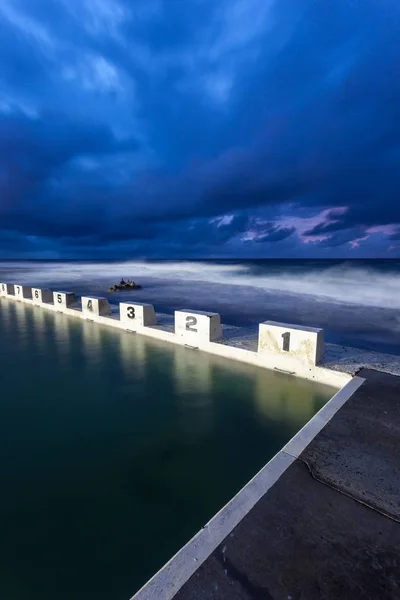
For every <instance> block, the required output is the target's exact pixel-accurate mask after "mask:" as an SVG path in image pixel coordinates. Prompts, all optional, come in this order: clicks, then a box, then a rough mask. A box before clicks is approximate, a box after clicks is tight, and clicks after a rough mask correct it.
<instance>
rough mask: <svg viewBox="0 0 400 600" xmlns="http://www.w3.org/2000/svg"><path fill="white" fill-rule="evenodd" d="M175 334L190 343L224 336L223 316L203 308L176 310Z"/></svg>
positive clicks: (209, 340)
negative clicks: (202, 309)
mask: <svg viewBox="0 0 400 600" xmlns="http://www.w3.org/2000/svg"><path fill="white" fill-rule="evenodd" d="M175 335H179V336H181V337H183V338H184V340H185V341H187V343H188V344H189V345H194V344H196V343H198V342H199V341H201V342H213V341H215V340H218V339H220V338H222V327H221V317H220V315H219V314H218V313H214V312H206V311H201V310H176V311H175Z"/></svg>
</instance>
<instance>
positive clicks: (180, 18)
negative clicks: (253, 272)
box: [0, 0, 400, 258]
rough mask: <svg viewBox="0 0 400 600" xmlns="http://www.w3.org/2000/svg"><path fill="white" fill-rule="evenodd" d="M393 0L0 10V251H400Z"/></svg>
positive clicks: (6, 4) (187, 1)
mask: <svg viewBox="0 0 400 600" xmlns="http://www.w3.org/2000/svg"><path fill="white" fill-rule="evenodd" d="M399 39H400V5H399V3H398V0H385V2H382V0H130V1H128V0H35V1H33V0H1V3H0V48H1V52H0V82H1V85H0V257H3V258H10V257H30V258H32V257H41V258H46V257H49V258H57V257H71V258H72V257H82V258H86V257H110V258H116V257H129V258H134V257H147V256H148V257H207V256H216V257H217V256H218V257H231V256H232V257H238V256H239V257H355V258H356V257H375V256H379V257H381V256H382V257H400V205H399V190H400V169H399V162H400V44H399Z"/></svg>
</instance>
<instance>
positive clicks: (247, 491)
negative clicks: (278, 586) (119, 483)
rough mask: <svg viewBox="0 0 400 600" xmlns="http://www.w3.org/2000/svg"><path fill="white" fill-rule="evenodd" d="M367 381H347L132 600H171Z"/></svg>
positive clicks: (356, 378)
mask: <svg viewBox="0 0 400 600" xmlns="http://www.w3.org/2000/svg"><path fill="white" fill-rule="evenodd" d="M364 382H365V379H364V378H362V377H358V376H355V377H353V378H352V379H351V380H350V381H348V383H346V384H345V385H344V387H342V388H341V389H340V390H339V391H338V392H337V393H336V394H335V395H334V396H333V397H332V398H331V399H330V400H329V401H328V402H327V403H326V404H325V405H324V406H323V407H322V408H321V409H320V410H319V411H318V413H316V414H315V415H314V417H313V418H312V419H311V420H310V421H308V423H306V424H305V425H304V427H303V428H302V429H300V431H299V432H298V433H297V434H296V435H295V436H294V437H293V438H292V439H291V440H289V442H288V443H287V444H286V445H285V446H284V447H283V448H282V449H281V450H280V451H279V452H278V453H277V454H276V455H275V456H274V457H273V458H271V460H270V461H268V463H267V464H266V465H265V466H264V467H263V468H262V469H261V470H260V471H259V472H258V473H257V474H256V475H255V476H254V477H253V478H252V479H251V480H250V481H249V482H248V483H247V484H246V485H245V486H244V487H243V488H242V489H241V490H240V491H239V492H238V493H237V494H236V495H235V496H234V497H233V498H232V499H231V500H230V501H229V502H228V503H227V504H226V505H225V506H224V507H223V508H222V509H221V510H220V511H219V512H218V513H217V514H216V515H215V516H214V517H212V519H211V520H210V521H209V522H208V523H207V524H206V525H205V526H204V527H203V528H202V529H201V530H200V531H199V532H198V533H197V534H196V535H195V536H194V537H193V538H192V539H191V540H190V541H189V542H188V543H187V544H186V545H185V546H183V547H182V548H181V549H180V550H179V551H178V552H177V553H176V554H175V555H174V556H173V557H172V558H171V559H170V560H169V561H168V562H167V563H166V564H165V565H164V566H163V567H162V568H161V569H160V570H159V571H158V572H157V573H156V574H155V575H154V576H153V577H152V578H151V579H150V580H149V581H148V582H147V583H146V584H145V585H144V586H143V587H142V588H141V589H139V590H138V591H137V592H136V593H135V594H134V595H133V596H132V597H131V600H159V599H160V598H162V599H163V600H172V598H173V597H174V596H175V595H176V594H177V592H178V591H179V590H180V589H181V588H182V586H183V585H184V584H185V583H186V582H187V581H188V580H189V579H190V577H192V575H194V573H195V572H196V571H197V569H198V568H199V567H200V566H201V565H202V564H203V563H204V562H205V561H206V560H207V558H208V557H209V556H210V555H211V554H212V553H213V552H214V550H215V549H216V548H217V547H218V546H219V545H220V544H221V542H222V541H223V540H224V539H225V538H226V537H227V536H228V535H229V534H230V533H231V532H232V531H233V529H234V528H235V527H236V526H237V525H238V523H239V522H240V521H241V520H242V519H243V518H244V517H245V516H246V515H247V514H248V513H249V512H250V510H251V509H252V508H253V507H254V506H255V504H256V503H257V502H258V501H259V500H260V499H261V498H262V497H263V496H264V495H265V494H266V493H267V492H268V490H269V489H270V488H271V487H272V486H273V485H274V484H275V483H276V482H277V481H278V480H279V478H280V477H281V476H282V475H283V474H284V473H285V471H286V470H287V469H288V468H289V467H290V466H291V465H292V463H293V462H294V461H295V460H296V459H297V458H298V456H299V455H300V454H301V453H302V452H303V450H304V449H305V448H306V447H307V446H308V445H309V444H310V442H311V441H312V440H313V439H314V438H315V437H316V436H317V435H318V433H319V432H320V431H321V430H322V429H323V428H324V427H325V425H326V424H327V423H329V421H330V420H331V419H332V418H333V416H334V415H335V414H336V413H337V411H338V410H339V409H340V408H342V407H343V406H344V404H345V403H346V402H347V400H348V399H349V398H350V397H351V396H352V395H353V394H354V393H355V392H356V391H357V390H358V388H359V387H360V386H361V385H362V384H363V383H364Z"/></svg>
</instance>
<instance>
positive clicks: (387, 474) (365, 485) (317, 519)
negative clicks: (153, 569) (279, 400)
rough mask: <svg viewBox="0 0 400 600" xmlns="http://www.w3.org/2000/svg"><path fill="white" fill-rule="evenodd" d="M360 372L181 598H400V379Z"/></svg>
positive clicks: (331, 599) (377, 599) (221, 599)
mask: <svg viewBox="0 0 400 600" xmlns="http://www.w3.org/2000/svg"><path fill="white" fill-rule="evenodd" d="M359 375H360V376H361V377H364V378H366V382H365V383H363V384H362V386H361V387H360V388H359V389H358V390H357V391H356V392H355V394H354V395H353V396H352V397H351V398H350V399H349V400H348V401H347V402H346V404H345V405H344V406H343V407H342V408H341V409H340V410H339V411H338V413H337V414H336V415H335V416H334V417H333V419H332V420H331V421H330V422H329V423H328V424H327V425H326V426H325V427H324V429H322V431H321V432H320V433H319V434H318V435H317V436H316V437H315V439H314V440H313V441H312V442H311V444H310V445H309V446H308V447H307V448H306V449H305V451H304V452H303V453H302V454H301V455H300V457H299V458H298V459H296V460H295V461H294V462H293V464H292V465H291V466H290V467H289V468H288V469H287V471H286V472H285V473H284V474H283V475H282V477H281V478H280V479H279V480H278V481H277V483H275V485H273V487H272V488H271V489H270V490H269V491H268V492H267V493H266V494H265V495H264V496H263V497H262V498H261V500H260V501H259V502H258V503H257V504H256V505H255V506H254V508H253V509H252V510H251V511H250V512H249V513H248V514H247V515H246V516H245V517H244V519H243V520H242V521H241V522H240V523H239V525H238V526H237V527H236V528H235V529H234V530H233V532H232V533H231V534H230V535H229V536H228V537H227V538H226V539H225V540H224V541H223V542H222V543H221V544H220V545H219V547H218V548H217V549H216V550H215V551H214V552H213V554H211V556H210V557H209V558H208V559H207V560H206V561H205V562H204V563H203V564H202V565H201V566H200V567H199V569H198V570H197V571H196V572H195V574H194V575H193V576H192V577H191V578H190V579H189V580H188V581H187V583H186V584H185V585H184V586H183V587H182V588H181V589H180V591H179V592H178V593H177V594H176V595H175V597H174V600H324V599H329V600H386V599H390V600H399V599H400V378H399V377H396V376H393V375H388V374H384V373H380V372H376V371H370V370H363V371H361V372H360V373H359Z"/></svg>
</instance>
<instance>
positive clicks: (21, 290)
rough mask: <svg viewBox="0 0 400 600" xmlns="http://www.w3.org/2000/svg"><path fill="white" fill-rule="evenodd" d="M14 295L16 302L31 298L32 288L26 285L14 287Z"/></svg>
mask: <svg viewBox="0 0 400 600" xmlns="http://www.w3.org/2000/svg"><path fill="white" fill-rule="evenodd" d="M14 295H15V297H16V298H17V300H23V299H24V298H29V299H31V298H32V288H30V287H28V286H26V285H14Z"/></svg>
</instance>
